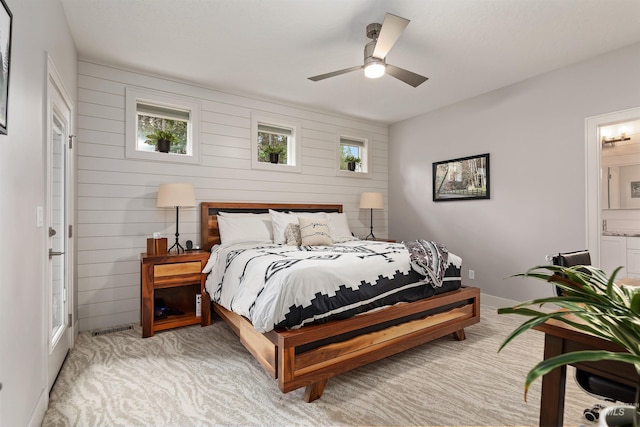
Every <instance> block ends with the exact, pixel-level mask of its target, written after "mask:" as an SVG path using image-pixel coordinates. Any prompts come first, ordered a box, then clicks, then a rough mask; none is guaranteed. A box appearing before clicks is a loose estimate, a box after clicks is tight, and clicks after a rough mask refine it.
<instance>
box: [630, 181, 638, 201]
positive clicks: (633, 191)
mask: <svg viewBox="0 0 640 427" xmlns="http://www.w3.org/2000/svg"><path fill="white" fill-rule="evenodd" d="M631 198H632V199H637V198H640V181H631Z"/></svg>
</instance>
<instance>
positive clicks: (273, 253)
mask: <svg viewBox="0 0 640 427" xmlns="http://www.w3.org/2000/svg"><path fill="white" fill-rule="evenodd" d="M269 210H273V211H279V212H305V213H307V214H308V213H314V212H332V213H341V212H342V205H329V204H267V203H222V202H203V203H202V204H201V245H202V247H203V249H205V250H211V248H212V247H214V245H217V244H219V243H220V228H219V223H218V222H219V221H218V215H219V214H220V215H222V216H224V215H227V214H238V215H240V214H255V213H266V212H269ZM307 214H305V215H307ZM220 221H221V222H223V221H226V220H225V219H224V218H222V217H221V218H220ZM225 224H226V223H225ZM301 224H302V223H301ZM274 228H275V225H274ZM347 240H349V239H347ZM371 245H373V246H371ZM335 246H336V248H337V249H338V250H339V251H341V255H342V253H351V252H356V251H360V252H362V251H365V252H366V257H369V256H370V257H378V258H379V257H386V258H393V257H394V256H395V255H394V254H396V253H398V252H399V248H398V246H399V244H393V243H391V242H375V243H370V244H369V246H367V245H366V244H364V243H363V242H349V241H346V242H344V243H343V244H337V245H335ZM235 249H236V248H234V252H233V256H228V254H226V255H225V256H226V258H225V259H227V260H229V259H233V260H234V261H235V258H241V256H240V255H244V254H245V248H244V247H243V248H239V249H237V250H235ZM249 249H250V250H258V251H261V252H260V256H258V257H256V256H254V255H251V256H250V259H258V258H259V259H260V260H262V259H263V258H264V257H281V256H284V255H283V254H281V253H280V252H281V251H285V252H291V251H296V249H292V248H291V247H290V248H288V249H287V248H286V247H274V246H273V245H267V244H265V245H260V246H258V247H256V248H248V249H246V250H247V251H248V250H249ZM309 250H322V251H324V249H318V248H315V249H313V248H311V249H309ZM217 251H219V249H217ZM302 252H303V251H302V250H301V248H298V249H297V252H296V255H299V254H300V253H302ZM247 253H249V252H247ZM238 254H240V255H238ZM319 255H320V256H319V257H316V258H327V256H326V254H325V253H324V252H321V253H319ZM360 255H361V258H365V256H362V253H361V254H360ZM304 256H306V255H304ZM386 258H385V259H386ZM212 259H213V256H212ZM305 262H309V261H306V260H305ZM386 262H392V260H391V259H388V260H387V261H385V263H386ZM301 263H302V262H301ZM379 264H380V265H382V264H384V263H380V262H379ZM211 265H213V261H212V263H211ZM230 265H231V264H230V262H227V267H230ZM447 270H448V269H447ZM216 273H217V274H218V277H217V278H215V280H212V281H213V282H218V281H219V280H220V271H213V272H211V273H210V274H209V278H208V284H207V288H208V289H209V292H210V293H213V294H215V293H216V288H215V287H212V286H214V285H215V284H212V283H209V279H213V276H214V274H216ZM260 274H263V273H260ZM385 274H386V273H385ZM385 274H381V275H380V277H382V276H384V275H385ZM447 274H448V273H445V272H444V270H443V276H446V275H447ZM243 275H244V273H243ZM458 276H459V273H458ZM458 279H459V277H458ZM394 280H395V278H394ZM445 281H446V279H445V280H443V282H445ZM447 286H449V285H447ZM451 286H453V287H452V289H454V290H448V289H447V288H446V286H445V287H444V288H443V290H442V291H441V292H440V293H437V292H436V294H434V295H433V296H430V297H428V298H421V299H416V300H413V301H412V302H402V303H394V304H393V305H384V304H383V305H382V306H379V307H376V308H375V309H372V310H371V311H365V312H362V313H356V314H357V315H352V316H350V317H347V318H343V317H344V316H341V315H338V316H334V315H333V314H332V315H331V316H329V317H326V318H324V319H323V320H322V323H316V322H314V323H313V324H306V323H305V321H303V322H302V324H300V323H298V324H296V325H293V326H292V325H287V324H285V323H278V322H276V324H275V325H274V327H273V328H268V327H265V326H264V325H258V323H259V322H256V326H257V327H254V324H253V323H252V322H251V321H250V320H249V318H250V316H249V315H248V314H247V313H248V312H245V311H243V310H237V311H239V312H240V313H242V314H238V313H236V312H234V311H231V310H230V309H228V308H229V307H230V304H228V303H225V304H224V306H223V304H222V302H223V301H224V299H223V298H221V296H220V295H211V296H212V301H220V302H221V303H220V304H219V303H217V302H214V303H213V311H214V312H215V313H216V314H217V315H218V316H219V317H220V318H221V319H222V320H224V321H225V323H226V324H227V325H228V326H229V327H230V328H231V329H232V330H233V332H235V334H236V335H238V337H239V339H240V342H241V343H242V344H243V345H244V346H245V347H246V348H247V350H248V351H249V352H250V353H251V354H252V355H253V356H254V357H255V358H256V360H257V361H258V362H259V363H260V365H262V367H263V368H264V369H265V370H266V371H267V372H268V373H269V375H271V376H272V377H273V378H274V379H277V381H278V387H279V389H280V390H281V391H282V392H284V393H287V392H290V391H292V390H296V389H298V388H301V387H305V393H304V400H305V401H306V402H311V401H313V400H316V399H318V398H320V397H321V396H322V393H323V391H324V388H325V386H326V384H327V381H328V380H329V378H331V377H333V376H336V375H339V374H340V373H343V372H346V371H349V370H351V369H354V368H357V367H359V366H362V365H365V364H367V363H370V362H373V361H376V360H380V359H382V358H385V357H388V356H390V355H393V354H396V353H399V352H402V351H404V350H407V349H409V348H412V347H415V346H418V345H420V344H423V343H425V342H428V341H432V340H434V339H437V338H441V337H443V336H446V335H449V334H452V335H453V337H454V338H455V339H456V340H459V341H462V340H464V339H465V334H464V328H465V327H468V326H471V325H473V324H475V323H478V322H479V320H480V292H479V289H478V288H474V287H467V286H459V284H458V286H456V285H455V283H453V284H452V285H451ZM259 292H263V290H262V289H260V290H259ZM225 306H227V308H225ZM233 308H234V310H235V307H233ZM252 308H253V307H252ZM267 323H268V322H267Z"/></svg>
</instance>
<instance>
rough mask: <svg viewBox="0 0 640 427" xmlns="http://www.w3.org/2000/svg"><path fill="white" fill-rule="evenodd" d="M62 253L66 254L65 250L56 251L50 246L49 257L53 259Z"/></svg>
mask: <svg viewBox="0 0 640 427" xmlns="http://www.w3.org/2000/svg"><path fill="white" fill-rule="evenodd" d="M60 255H64V252H54V250H53V249H51V248H49V259H51V258H52V257H54V256H60Z"/></svg>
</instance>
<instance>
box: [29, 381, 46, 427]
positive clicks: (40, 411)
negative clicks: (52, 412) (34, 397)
mask: <svg viewBox="0 0 640 427" xmlns="http://www.w3.org/2000/svg"><path fill="white" fill-rule="evenodd" d="M48 407H49V393H48V392H47V388H46V387H44V388H43V389H42V390H41V392H40V397H39V398H38V403H36V406H35V409H34V411H33V415H32V416H31V419H30V420H29V424H28V425H29V427H40V426H41V425H42V420H43V419H44V414H45V412H47V408H48Z"/></svg>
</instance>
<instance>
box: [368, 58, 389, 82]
mask: <svg viewBox="0 0 640 427" xmlns="http://www.w3.org/2000/svg"><path fill="white" fill-rule="evenodd" d="M384 70H385V66H384V63H382V62H378V61H374V62H370V63H368V64H367V65H365V67H364V75H365V76H367V77H368V78H370V79H377V78H378V77H382V76H384Z"/></svg>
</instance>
